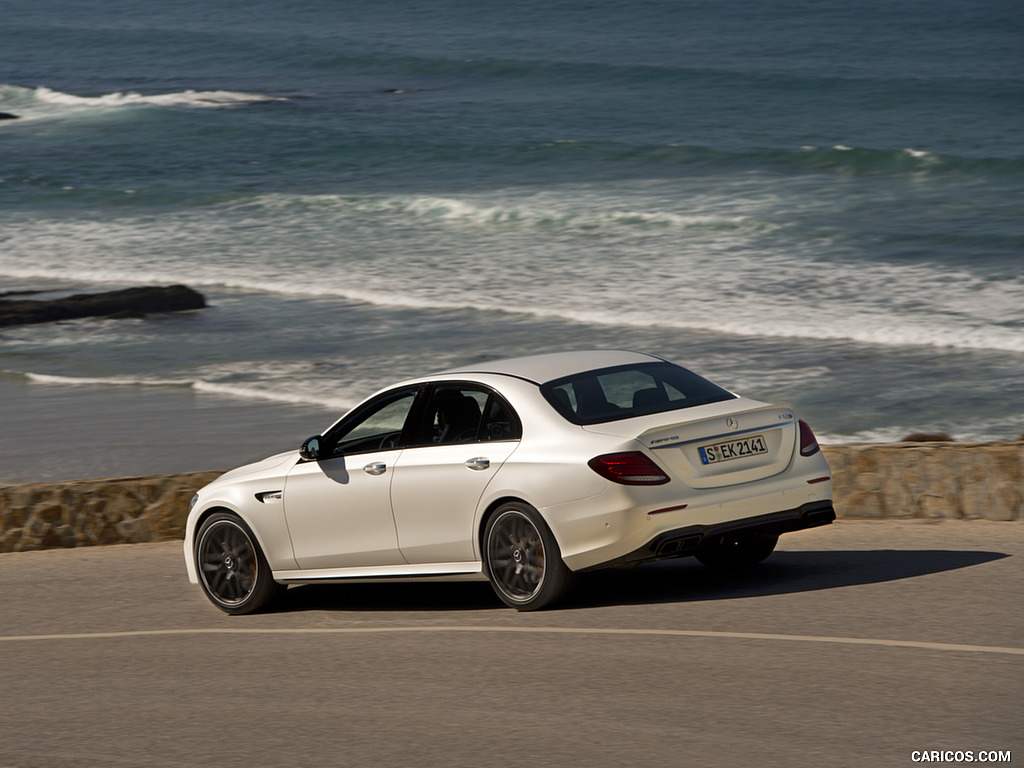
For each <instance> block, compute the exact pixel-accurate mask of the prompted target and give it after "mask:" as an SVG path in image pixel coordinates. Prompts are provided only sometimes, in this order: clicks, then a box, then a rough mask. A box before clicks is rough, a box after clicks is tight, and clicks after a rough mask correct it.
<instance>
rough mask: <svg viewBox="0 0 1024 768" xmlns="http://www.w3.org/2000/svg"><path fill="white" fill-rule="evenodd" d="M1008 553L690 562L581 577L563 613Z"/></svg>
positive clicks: (870, 577)
mask: <svg viewBox="0 0 1024 768" xmlns="http://www.w3.org/2000/svg"><path fill="white" fill-rule="evenodd" d="M1005 557H1009V555H1007V554H1004V553H1002V552H977V551H960V550H935V549H929V550H918V549H913V550H892V549H879V550H866V551H865V550H848V551H834V550H828V551H820V552H815V551H812V552H775V553H773V554H772V555H771V556H770V557H769V558H768V559H767V560H765V561H764V562H763V563H760V564H759V565H757V566H755V567H753V568H750V569H747V570H745V571H741V572H733V573H722V572H719V571H713V570H710V569H707V568H705V567H704V566H702V565H700V564H699V563H698V562H697V561H696V560H694V559H693V558H686V559H684V560H669V561H662V562H659V563H649V564H647V565H643V566H640V567H639V568H635V569H633V570H629V571H616V570H610V571H597V572H594V573H589V574H584V575H583V576H582V577H581V578H580V580H579V584H578V585H577V588H576V589H575V590H574V592H573V594H572V595H571V596H570V598H569V600H568V601H567V602H566V605H565V606H564V607H567V608H568V607H573V608H590V607H595V606H598V605H640V604H647V603H667V602H694V601H701V600H732V599H735V598H741V597H766V596H769V595H784V594H792V593H797V592H814V591H818V590H823V589H835V588H837V587H851V586H858V585H864V584H879V583H882V582H888V581H899V580H901V579H912V578H915V577H918V576H926V575H929V574H934V573H942V572H944V571H953V570H957V569H960V568H970V567H972V566H975V565H982V564H984V563H989V562H992V561H994V560H1001V559H1003V558H1005Z"/></svg>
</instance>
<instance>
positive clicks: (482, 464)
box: [466, 456, 491, 470]
mask: <svg viewBox="0 0 1024 768" xmlns="http://www.w3.org/2000/svg"><path fill="white" fill-rule="evenodd" d="M466 466H467V467H469V468H470V469H476V470H481V469H487V468H488V467H489V466H491V460H490V459H487V458H484V457H483V456H477V457H476V458H475V459H470V460H469V461H467V462H466Z"/></svg>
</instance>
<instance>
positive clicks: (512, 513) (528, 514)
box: [483, 502, 571, 611]
mask: <svg viewBox="0 0 1024 768" xmlns="http://www.w3.org/2000/svg"><path fill="white" fill-rule="evenodd" d="M483 549H484V552H483V554H484V567H485V568H486V571H487V577H488V578H489V579H490V581H491V586H492V587H493V588H494V591H495V592H496V593H497V595H498V597H500V598H501V599H502V601H503V602H504V603H505V604H506V605H508V606H511V607H512V608H515V609H516V610H519V611H535V610H537V609H539V608H544V607H546V606H548V605H551V603H553V602H554V601H555V600H557V599H558V598H559V597H561V596H562V595H563V594H564V593H565V590H566V588H567V587H568V586H569V579H570V576H571V572H570V571H569V568H568V566H566V564H565V563H564V562H562V554H561V552H560V551H559V549H558V544H557V543H556V542H555V537H554V535H552V533H551V531H550V529H549V528H548V527H547V525H546V524H545V523H544V520H543V519H541V516H540V514H539V513H538V512H537V510H535V509H534V508H533V507H531V506H530V505H529V504H524V503H522V502H510V503H508V504H503V505H502V506H500V507H499V508H498V509H497V510H496V511H495V513H494V515H493V516H492V517H491V519H490V520H489V521H488V522H487V528H486V529H485V530H484V547H483Z"/></svg>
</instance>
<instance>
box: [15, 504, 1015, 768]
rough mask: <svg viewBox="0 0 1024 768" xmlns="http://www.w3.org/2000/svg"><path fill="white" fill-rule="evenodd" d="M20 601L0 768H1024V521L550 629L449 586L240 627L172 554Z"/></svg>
mask: <svg viewBox="0 0 1024 768" xmlns="http://www.w3.org/2000/svg"><path fill="white" fill-rule="evenodd" d="M0 585H2V588H3V597H2V598H0V697H2V698H0V701H2V702H3V704H2V706H3V710H2V713H0V768H35V767H36V766H39V767H42V766H45V767H46V768H66V767H71V766H74V767H76V768H77V767H79V766H114V767H119V766H132V767H133V768H134V767H140V766H200V765H202V766H217V768H231V767H233V766H274V767H277V766H496V767H500V766H634V765H637V766H640V765H642V766H687V765H695V766H786V767H787V768H796V767H799V766H904V765H915V764H917V763H915V762H914V758H915V757H918V758H919V757H920V756H919V755H915V752H919V751H922V750H923V751H926V752H931V751H932V750H939V751H949V752H950V754H949V755H948V757H950V758H951V759H955V758H956V757H957V755H956V754H955V753H956V752H957V751H961V752H970V753H972V755H973V756H974V758H975V761H979V760H980V758H981V757H982V752H985V753H986V755H985V756H990V755H988V754H987V753H988V752H989V751H995V752H999V753H1005V752H1010V753H1011V754H1012V758H1013V760H1014V762H1017V763H1024V612H1022V608H1024V524H1021V523H990V522H947V523H932V524H929V523H914V522H907V523H895V522H850V521H841V522H839V523H837V524H835V525H833V526H829V527H826V528H822V529H818V530H812V531H805V532H801V533H795V534H789V535H788V536H784V537H783V539H782V541H781V542H780V547H779V550H777V551H776V553H775V554H773V555H772V556H771V557H770V558H769V559H768V560H767V561H766V562H765V563H764V564H762V565H761V566H760V567H759V568H758V569H757V570H756V571H755V572H753V573H751V574H748V575H744V576H733V577H721V576H715V575H712V574H710V573H709V572H707V571H705V570H704V569H703V568H702V567H701V566H700V565H699V564H697V563H696V562H695V561H692V560H684V561H677V562H675V563H667V564H659V565H656V566H644V567H641V568H637V569H635V570H632V571H614V572H605V573H600V574H594V575H591V576H590V577H589V578H587V579H585V580H584V581H583V582H582V583H581V584H580V585H579V586H578V588H577V590H576V592H575V593H574V594H573V596H572V597H571V599H570V600H569V601H567V602H566V603H565V604H564V605H563V606H561V607H560V608H559V609H556V610H550V611H545V612H540V613H533V614H520V613H516V612H515V611H512V610H509V609H506V608H504V607H499V603H498V601H497V598H495V597H494V596H493V594H492V593H491V592H490V588H489V587H488V586H487V585H486V584H467V583H460V584H453V583H448V584H386V585H345V586H334V587H321V586H318V587H302V588H298V589H293V590H291V591H290V592H289V594H288V600H287V602H286V604H285V605H284V607H283V608H282V609H280V610H278V611H277V612H275V613H271V614H264V615H259V616H250V617H229V616H226V615H224V614H222V613H220V612H219V611H217V610H216V609H215V608H214V607H213V606H212V605H210V604H209V603H208V602H207V601H206V600H205V598H203V596H202V595H201V593H200V592H199V589H198V587H195V586H193V585H190V584H188V583H187V582H186V580H185V575H184V568H183V565H182V557H181V553H180V544H178V543H177V542H173V543H162V544H141V545H134V546H115V547H96V548H89V549H76V550H59V551H46V552H28V553H19V554H5V555H0ZM940 757H941V756H940ZM964 757H965V758H966V756H964ZM929 762H933V761H929Z"/></svg>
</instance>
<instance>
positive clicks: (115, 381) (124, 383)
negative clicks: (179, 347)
mask: <svg viewBox="0 0 1024 768" xmlns="http://www.w3.org/2000/svg"><path fill="white" fill-rule="evenodd" d="M6 373H15V372H14V371H6ZM22 375H23V376H24V377H25V378H26V379H28V380H29V381H31V382H33V383H35V384H56V385H60V386H69V387H73V386H89V387H94V386H104V387H191V386H192V385H193V382H192V381H189V380H187V379H160V378H153V377H147V376H137V377H136V376H58V375H55V374H49V373H31V372H27V373H24V374H22Z"/></svg>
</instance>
